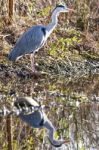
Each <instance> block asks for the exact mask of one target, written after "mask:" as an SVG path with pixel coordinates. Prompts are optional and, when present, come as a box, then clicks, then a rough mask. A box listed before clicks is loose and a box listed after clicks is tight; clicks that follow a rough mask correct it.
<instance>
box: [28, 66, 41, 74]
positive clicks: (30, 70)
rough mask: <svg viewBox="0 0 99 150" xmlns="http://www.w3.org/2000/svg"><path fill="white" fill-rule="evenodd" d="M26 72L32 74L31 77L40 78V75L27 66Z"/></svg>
mask: <svg viewBox="0 0 99 150" xmlns="http://www.w3.org/2000/svg"><path fill="white" fill-rule="evenodd" d="M26 70H28V71H29V72H30V74H32V75H33V76H40V75H41V74H40V73H39V72H38V71H37V70H35V69H34V68H29V67H28V66H26Z"/></svg>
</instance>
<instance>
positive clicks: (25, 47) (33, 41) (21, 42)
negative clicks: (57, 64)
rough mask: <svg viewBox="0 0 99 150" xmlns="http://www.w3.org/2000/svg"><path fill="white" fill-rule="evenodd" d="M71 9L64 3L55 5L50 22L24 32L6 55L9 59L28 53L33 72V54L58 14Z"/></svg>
mask: <svg viewBox="0 0 99 150" xmlns="http://www.w3.org/2000/svg"><path fill="white" fill-rule="evenodd" d="M69 11H72V9H69V8H67V6H66V5H63V4H61V5H57V6H56V7H55V8H54V10H53V11H52V16H51V22H50V23H49V24H48V25H46V26H44V25H35V26H33V27H31V28H29V29H28V30H27V31H26V32H24V33H23V34H22V35H21V37H20V38H19V39H18V40H17V42H16V44H15V47H14V48H13V49H12V50H11V52H10V54H9V55H8V58H9V60H11V61H16V60H17V59H19V58H20V57H21V56H23V55H26V54H30V58H31V68H32V71H33V72H34V73H35V66H34V54H35V52H36V51H38V50H39V49H40V48H41V47H42V46H43V45H44V43H45V42H46V40H47V38H48V37H49V36H50V34H51V33H52V31H53V30H54V29H55V27H56V26H57V23H58V16H59V14H60V13H61V12H69Z"/></svg>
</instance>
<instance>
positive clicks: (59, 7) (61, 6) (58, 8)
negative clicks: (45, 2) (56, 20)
mask: <svg viewBox="0 0 99 150" xmlns="http://www.w3.org/2000/svg"><path fill="white" fill-rule="evenodd" d="M55 11H57V12H59V13H60V12H69V11H73V9H70V8H68V7H67V6H66V5H64V4H59V5H56V7H55V8H54V10H53V11H52V13H54V12H55Z"/></svg>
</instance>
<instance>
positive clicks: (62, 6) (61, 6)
mask: <svg viewBox="0 0 99 150" xmlns="http://www.w3.org/2000/svg"><path fill="white" fill-rule="evenodd" d="M57 7H60V8H64V7H65V6H64V5H56V8H57Z"/></svg>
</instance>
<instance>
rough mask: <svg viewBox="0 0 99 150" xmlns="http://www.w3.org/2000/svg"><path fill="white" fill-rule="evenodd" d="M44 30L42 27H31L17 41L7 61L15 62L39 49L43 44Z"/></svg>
mask: <svg viewBox="0 0 99 150" xmlns="http://www.w3.org/2000/svg"><path fill="white" fill-rule="evenodd" d="M45 36H46V28H45V27H44V26H42V25H38V26H33V27H31V28H30V29H29V30H27V31H26V32H25V33H23V35H22V36H21V37H20V38H19V39H18V41H17V42H16V45H15V47H14V49H13V50H12V51H11V52H10V54H9V59H10V60H12V61H15V60H16V59H17V58H18V57H20V56H22V55H25V54H31V53H34V52H35V51H37V50H38V49H40V48H41V47H42V46H43V45H44V43H45Z"/></svg>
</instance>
